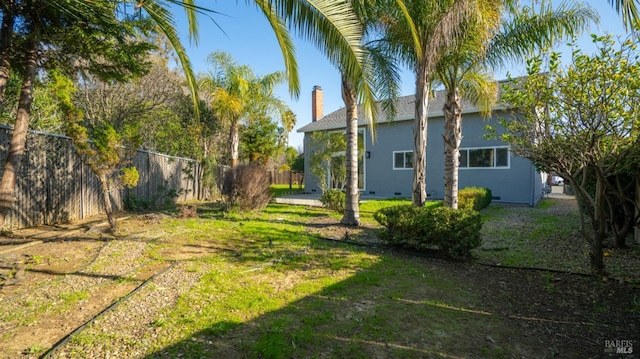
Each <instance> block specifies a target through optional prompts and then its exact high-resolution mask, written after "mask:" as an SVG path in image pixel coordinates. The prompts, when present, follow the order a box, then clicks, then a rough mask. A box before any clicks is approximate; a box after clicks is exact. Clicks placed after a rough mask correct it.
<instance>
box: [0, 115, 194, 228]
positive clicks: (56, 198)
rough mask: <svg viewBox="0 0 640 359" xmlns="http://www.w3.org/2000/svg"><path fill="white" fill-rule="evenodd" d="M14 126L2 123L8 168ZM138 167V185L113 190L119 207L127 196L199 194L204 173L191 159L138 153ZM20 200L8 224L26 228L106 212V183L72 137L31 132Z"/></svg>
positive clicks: (1, 157) (1, 154) (0, 146)
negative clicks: (103, 191) (103, 186)
mask: <svg viewBox="0 0 640 359" xmlns="http://www.w3.org/2000/svg"><path fill="white" fill-rule="evenodd" d="M11 133H12V129H11V128H9V127H6V126H0V166H2V167H4V164H5V160H6V156H7V150H8V147H9V141H10V139H11ZM133 165H134V166H135V167H136V168H137V169H138V172H139V174H140V179H139V181H138V185H137V186H136V187H134V188H131V189H112V190H111V198H112V200H113V205H114V209H116V210H121V209H123V207H124V201H125V198H126V197H127V196H135V197H136V198H137V199H139V200H143V201H146V202H148V203H150V202H154V201H155V202H158V201H164V200H167V199H168V200H189V199H192V198H194V194H195V193H197V188H198V186H199V181H198V178H197V176H194V174H196V173H199V171H198V169H197V166H198V164H197V162H196V161H194V160H191V159H186V158H179V157H172V156H167V155H163V154H158V153H153V152H148V151H137V152H136V153H135V155H134V157H133ZM15 197H16V202H15V205H14V208H13V211H12V212H11V214H10V215H9V217H7V219H6V223H5V226H8V227H12V228H24V227H31V226H37V225H42V224H55V223H61V222H66V221H69V220H74V219H83V218H87V217H90V216H94V215H97V214H102V213H104V209H103V204H102V195H101V191H100V183H99V181H98V179H97V178H96V176H95V175H94V174H93V173H92V172H91V170H90V169H89V167H88V166H86V165H85V164H83V163H82V160H81V158H80V156H78V154H77V153H76V151H75V148H74V147H73V144H72V143H71V141H70V140H69V138H67V137H64V136H58V135H51V134H44V133H40V132H34V131H32V132H29V134H28V135H27V145H26V153H25V156H24V158H23V160H22V163H21V164H20V169H19V173H18V174H17V179H16V189H15Z"/></svg>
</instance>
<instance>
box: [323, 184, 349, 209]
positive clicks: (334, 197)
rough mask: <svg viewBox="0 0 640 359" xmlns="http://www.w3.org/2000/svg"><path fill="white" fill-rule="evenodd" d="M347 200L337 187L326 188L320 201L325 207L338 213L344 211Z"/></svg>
mask: <svg viewBox="0 0 640 359" xmlns="http://www.w3.org/2000/svg"><path fill="white" fill-rule="evenodd" d="M346 201H347V196H346V194H345V193H344V192H343V191H341V190H338V189H328V190H326V191H323V192H322V196H321V197H320V202H322V205H323V206H325V208H327V209H329V210H332V211H336V212H338V213H342V212H344V206H345V203H346Z"/></svg>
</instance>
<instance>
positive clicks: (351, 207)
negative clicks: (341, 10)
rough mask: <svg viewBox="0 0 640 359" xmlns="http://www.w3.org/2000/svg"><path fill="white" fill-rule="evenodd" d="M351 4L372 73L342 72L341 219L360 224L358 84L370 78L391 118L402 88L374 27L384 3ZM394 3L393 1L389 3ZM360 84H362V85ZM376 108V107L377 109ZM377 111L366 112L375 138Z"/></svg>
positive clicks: (374, 0) (365, 0) (361, 1)
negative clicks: (343, 172)
mask: <svg viewBox="0 0 640 359" xmlns="http://www.w3.org/2000/svg"><path fill="white" fill-rule="evenodd" d="M352 5H353V8H354V11H355V13H356V15H357V17H358V18H359V19H360V22H361V24H362V26H363V28H364V31H365V38H364V39H363V42H364V46H363V48H364V50H365V51H366V53H367V62H366V65H367V66H370V67H371V68H372V69H373V71H371V72H372V73H373V76H372V77H370V78H350V77H349V76H348V75H347V74H346V73H345V72H342V73H341V84H342V100H343V101H344V103H345V110H346V137H347V148H346V151H345V165H346V175H347V178H346V185H345V190H346V200H345V207H344V213H343V217H342V219H341V220H340V223H342V224H346V225H353V226H358V225H359V224H360V208H359V204H358V201H359V192H360V188H359V186H358V183H359V181H358V157H359V155H358V105H357V95H358V93H359V92H358V91H359V84H361V83H362V82H363V81H371V84H372V85H373V88H374V89H375V90H376V91H377V92H378V94H379V97H382V99H383V110H384V112H385V114H386V115H387V117H388V118H391V117H392V115H393V112H394V111H395V108H394V104H395V102H394V99H395V98H396V97H397V94H398V91H399V86H398V83H399V81H400V80H399V71H398V69H397V67H396V63H395V62H394V60H393V59H392V58H390V57H388V56H385V55H386V53H385V50H386V49H385V48H384V47H383V43H381V42H379V38H377V37H374V38H370V37H372V36H374V35H377V33H376V32H375V30H376V29H377V28H378V27H379V26H378V22H379V17H378V14H379V11H378V9H379V8H378V6H382V5H384V4H383V3H381V2H379V1H377V0H353V1H352ZM388 5H393V4H388ZM360 86H361V85H360ZM376 112H377V109H376ZM376 115H377V114H376V113H375V112H371V113H368V114H366V115H365V119H366V120H367V122H368V124H369V127H370V130H371V135H372V138H375V121H374V118H375V116H376Z"/></svg>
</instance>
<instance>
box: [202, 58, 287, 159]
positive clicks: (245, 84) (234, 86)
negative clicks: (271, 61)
mask: <svg viewBox="0 0 640 359" xmlns="http://www.w3.org/2000/svg"><path fill="white" fill-rule="evenodd" d="M208 61H209V63H210V64H211V65H212V66H213V70H212V71H210V72H209V73H208V74H207V75H203V76H201V77H200V80H199V82H200V88H201V89H203V90H205V91H207V92H208V93H209V94H210V98H209V101H210V105H211V109H212V110H213V112H214V114H215V115H216V116H217V117H218V118H219V119H220V120H221V121H222V122H223V123H224V124H226V126H228V127H229V155H230V158H231V167H232V168H235V167H236V166H237V165H238V150H239V144H240V134H239V129H240V122H242V121H251V118H252V117H254V116H255V117H259V116H264V115H265V114H268V113H273V112H274V111H277V112H280V111H281V112H280V114H281V116H280V117H281V119H283V120H282V121H281V122H286V121H287V120H288V118H287V112H286V107H284V106H283V103H282V101H281V100H280V99H278V98H277V97H276V96H275V94H274V92H273V91H274V89H275V87H276V86H277V85H279V84H281V83H282V82H283V81H284V80H285V75H284V73H283V72H274V73H271V74H268V75H265V76H257V75H256V74H254V73H253V70H251V68H250V67H248V66H246V65H238V64H237V63H236V62H235V61H234V60H233V58H232V57H231V55H229V54H228V53H226V52H214V53H212V54H211V55H209V57H208ZM284 125H285V126H286V125H288V124H287V123H285V124H284Z"/></svg>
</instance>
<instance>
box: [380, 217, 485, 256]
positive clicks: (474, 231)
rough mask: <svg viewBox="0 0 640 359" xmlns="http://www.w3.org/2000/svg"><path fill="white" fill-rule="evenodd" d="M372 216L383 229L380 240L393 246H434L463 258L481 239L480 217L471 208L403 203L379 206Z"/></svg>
mask: <svg viewBox="0 0 640 359" xmlns="http://www.w3.org/2000/svg"><path fill="white" fill-rule="evenodd" d="M374 218H375V219H376V220H377V221H378V223H380V224H381V225H383V226H384V227H386V229H387V231H386V232H384V235H383V240H384V241H385V242H386V244H388V245H391V246H395V247H403V248H409V249H416V250H418V251H424V250H428V249H433V248H434V247H436V248H439V249H440V250H441V251H442V252H443V253H444V254H446V255H447V256H449V257H451V258H464V257H467V256H468V255H469V252H470V251H471V250H472V249H473V248H476V247H478V246H479V245H480V244H481V242H482V238H481V235H480V230H481V229H482V218H481V216H480V214H479V213H478V212H477V211H474V210H468V209H457V210H455V209H451V208H448V207H442V206H439V207H416V206H413V205H403V206H395V207H388V208H383V209H380V210H379V211H377V212H376V213H375V214H374Z"/></svg>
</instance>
